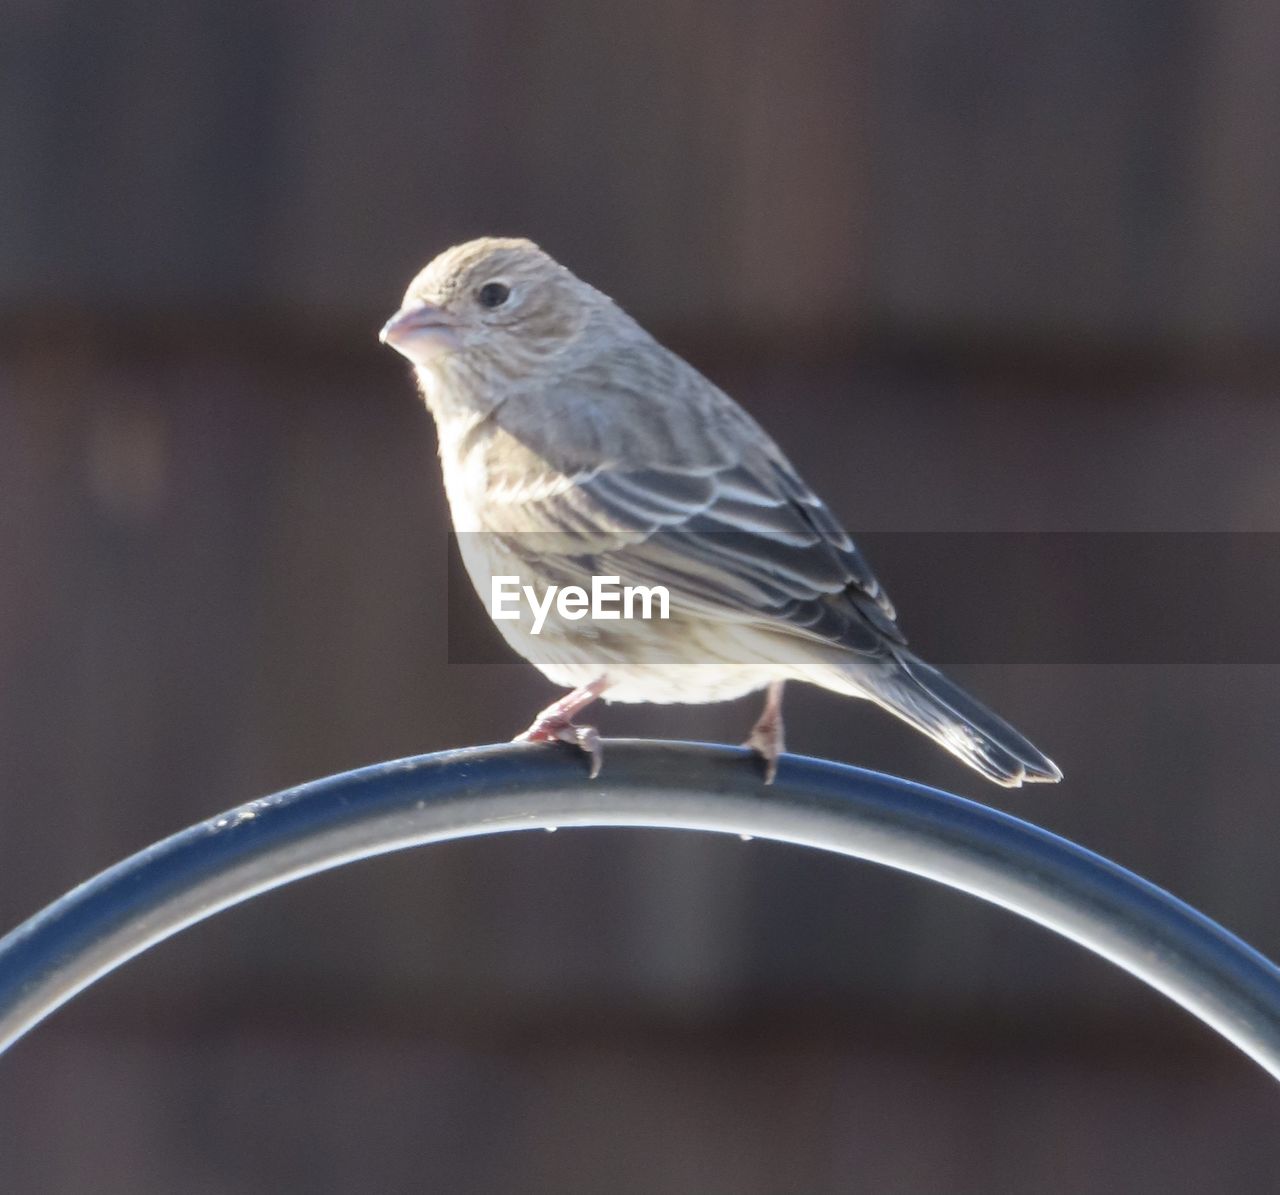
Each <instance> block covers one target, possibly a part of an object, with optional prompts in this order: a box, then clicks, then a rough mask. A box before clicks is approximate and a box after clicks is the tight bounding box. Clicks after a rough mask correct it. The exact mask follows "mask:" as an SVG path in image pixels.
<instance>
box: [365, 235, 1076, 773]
mask: <svg viewBox="0 0 1280 1195" xmlns="http://www.w3.org/2000/svg"><path fill="white" fill-rule="evenodd" d="M381 339H382V340H383V342H384V343H386V344H390V345H392V346H393V347H394V348H395V349H396V350H397V351H399V352H400V353H402V354H404V356H405V357H407V358H408V359H409V360H410V361H411V362H412V363H413V366H414V369H415V372H416V374H417V379H418V385H419V387H420V388H421V391H422V396H423V398H424V399H425V400H426V404H427V406H428V408H430V410H431V413H432V415H433V416H434V417H435V421H436V426H437V429H438V432H439V441H440V459H441V462H442V464H443V468H444V483H445V490H446V492H447V494H448V497H449V504H450V508H451V511H452V515H453V523H454V527H455V529H456V530H457V531H458V532H459V533H460V534H459V536H458V540H459V544H460V547H461V550H462V556H463V560H464V563H465V564H466V567H467V570H468V572H469V574H470V576H471V579H472V581H473V582H474V583H475V585H476V587H477V589H479V590H480V592H481V594H482V595H486V594H491V593H492V592H493V581H494V578H496V577H498V578H500V577H506V578H508V579H513V578H519V579H520V580H521V581H523V582H525V583H528V582H532V586H531V589H530V592H531V594H532V593H536V592H537V590H538V588H539V587H542V589H544V590H549V588H550V587H551V586H557V587H564V586H566V585H580V586H583V587H584V588H585V582H586V581H587V580H588V579H589V578H591V577H607V578H609V579H611V580H614V581H617V580H619V579H625V580H626V581H628V582H638V583H642V584H643V585H644V586H648V587H656V586H661V587H663V588H664V589H665V590H666V591H667V593H668V594H669V598H670V609H669V617H667V618H665V619H663V618H659V617H649V618H638V619H636V618H633V619H629V620H628V619H622V618H620V617H618V615H617V614H616V613H615V614H612V615H602V616H601V617H598V618H592V619H591V620H589V621H588V620H585V619H583V618H582V617H581V613H582V611H581V610H580V609H578V610H574V609H571V608H566V607H565V606H564V605H563V604H562V605H558V606H556V607H554V608H552V606H551V603H550V601H549V600H548V602H547V604H546V608H545V609H544V614H545V618H544V619H543V621H542V623H541V625H540V626H539V625H538V623H537V619H536V617H535V616H534V615H532V614H531V613H530V612H529V611H528V610H525V611H523V612H520V611H516V612H515V613H514V615H513V613H512V612H511V611H507V612H506V617H504V619H503V620H502V621H499V622H498V623H497V625H498V628H499V630H500V631H501V632H502V634H503V635H504V637H505V638H506V639H507V641H508V642H509V643H510V644H511V645H512V646H513V647H514V648H515V649H516V650H517V651H518V652H519V653H520V654H521V655H523V656H524V657H525V658H526V659H528V660H529V661H530V662H532V663H533V664H534V665H535V666H536V667H538V668H539V669H540V670H541V671H542V672H543V674H544V675H545V676H546V677H547V678H548V679H550V680H551V681H552V682H554V683H556V684H558V685H562V686H564V687H566V688H569V689H571V690H572V691H571V692H570V693H569V694H568V695H567V696H565V697H564V698H562V699H561V700H560V701H557V702H556V703H555V704H553V705H551V706H549V707H548V708H547V709H545V710H543V711H542V713H540V714H539V715H538V717H537V719H536V720H535V721H534V723H533V725H532V726H530V728H529V729H528V730H527V731H525V732H524V734H522V735H520V736H519V738H521V739H524V740H529V741H538V742H551V741H564V742H569V743H574V744H576V745H578V746H580V747H582V748H583V749H584V750H586V751H587V752H588V753H589V754H590V756H591V769H592V775H593V776H594V775H595V774H596V772H597V771H598V770H599V766H600V758H601V752H600V742H599V737H598V736H597V734H596V732H595V731H594V730H593V729H592V728H590V727H586V726H578V725H575V723H574V717H575V716H576V715H577V714H578V713H579V712H580V711H581V710H582V709H583V708H585V707H586V706H588V705H589V704H591V702H593V701H594V700H595V699H596V698H598V697H604V696H606V695H607V698H608V699H609V700H616V701H652V702H691V703H696V702H706V701H720V700H725V699H728V698H732V697H737V696H740V695H741V694H743V693H748V692H752V691H754V690H757V689H764V690H765V691H766V700H765V707H764V712H763V713H762V714H761V716H760V719H759V720H758V721H757V722H756V724H755V726H754V727H753V729H752V731H751V734H750V737H749V738H748V740H747V745H748V746H750V747H752V748H754V749H755V751H756V752H757V753H758V754H759V755H760V756H761V757H762V759H763V761H764V768H765V778H766V780H772V778H773V774H774V771H775V769H776V766H777V759H778V756H779V754H780V753H781V751H782V750H783V725H782V687H783V684H784V682H785V681H787V680H792V679H794V680H800V681H808V682H810V683H812V684H816V685H821V686H823V687H824V688H827V689H832V690H835V691H836V692H838V693H845V694H848V695H850V696H854V697H868V698H870V699H871V700H872V701H875V702H876V703H877V704H879V705H882V706H883V707H884V708H885V709H887V710H889V711H891V712H892V713H894V714H897V715H898V716H899V717H900V718H903V719H905V720H906V721H907V722H909V723H910V724H911V725H912V726H915V727H916V728H918V729H919V730H922V731H924V733H925V734H927V735H929V736H930V737H931V738H933V739H934V740H935V741H936V742H938V743H939V744H941V745H942V746H943V747H945V748H946V749H947V750H948V751H950V752H952V753H953V754H955V755H957V756H959V757H960V758H961V759H962V760H964V762H965V763H967V764H969V765H970V766H971V767H973V768H976V769H977V770H978V771H979V772H981V773H982V774H983V775H984V776H986V777H987V778H988V779H990V780H994V781H995V782H996V783H998V784H1004V785H1011V786H1013V785H1019V784H1021V783H1022V782H1023V781H1024V780H1027V781H1032V780H1045V781H1054V780H1058V779H1060V778H1061V773H1060V772H1059V771H1058V769H1057V768H1056V767H1055V766H1054V764H1053V763H1052V762H1051V761H1050V760H1049V759H1047V758H1046V757H1045V756H1044V755H1042V754H1041V753H1040V752H1039V751H1038V750H1036V748H1035V747H1033V746H1032V745H1031V743H1029V742H1028V741H1027V740H1026V739H1025V738H1023V737H1022V735H1020V734H1019V733H1018V732H1017V731H1016V730H1014V729H1013V728H1012V727H1011V726H1009V725H1008V724H1007V723H1005V722H1004V721H1002V720H1001V719H1000V718H998V717H996V715H995V714H993V713H992V712H991V711H990V710H988V709H986V708H985V707H984V706H982V705H980V704H979V703H978V702H977V701H975V700H974V699H973V698H972V697H970V696H968V694H966V693H965V692H963V691H962V690H961V689H959V688H958V687H957V686H956V685H954V684H953V683H952V682H951V681H949V680H947V679H946V677H944V676H943V675H942V674H941V673H940V672H938V671H937V670H936V669H934V668H932V667H930V666H929V665H928V664H926V663H924V661H922V660H920V659H919V658H918V657H916V656H914V655H913V654H912V653H911V652H910V651H908V650H907V647H906V639H905V638H904V636H903V634H902V632H901V630H899V628H898V624H897V618H896V615H895V613H894V608H893V606H892V604H891V603H890V601H889V599H888V597H886V595H885V593H884V590H883V589H881V587H880V584H879V583H878V582H877V580H876V578H875V576H874V574H873V573H872V572H871V569H870V568H869V567H868V566H867V563H866V561H865V560H864V559H863V558H862V556H861V554H860V553H859V551H858V549H857V548H856V547H855V546H854V544H853V543H852V541H851V540H850V539H849V537H848V536H847V535H846V534H845V533H844V531H843V530H841V528H840V526H839V524H838V523H837V522H836V520H835V519H834V518H833V517H832V515H831V513H830V511H829V510H828V509H827V507H826V506H825V505H824V504H823V503H822V502H821V501H820V500H819V499H818V498H817V497H816V496H815V495H814V493H813V492H812V491H811V490H810V489H809V487H808V486H806V485H805V483H804V482H803V481H802V480H801V479H800V477H799V475H798V474H797V473H796V471H795V469H794V468H793V467H792V466H791V464H790V462H789V461H788V460H787V458H786V457H785V456H784V455H783V454H782V451H781V450H780V449H779V448H778V446H777V445H776V444H774V442H773V441H772V440H771V439H770V438H769V437H768V436H767V435H766V434H765V433H764V431H763V430H762V429H761V428H760V427H759V426H758V425H757V424H756V422H755V421H754V420H753V419H751V417H750V416H749V415H747V414H746V412H745V411H743V410H742V408H740V407H739V406H738V405H737V404H736V403H735V402H734V401H733V400H732V399H731V398H729V397H728V395H726V394H724V393H723V392H722V391H720V390H719V389H717V388H716V387H715V386H714V385H712V383H711V382H709V381H708V380H707V379H706V378H704V377H703V376H702V375H701V374H700V373H698V372H697V370H695V369H694V368H693V367H692V366H690V365H689V364H687V363H686V362H685V361H683V360H681V359H680V358H679V357H677V356H676V355H675V354H674V353H671V352H669V351H668V350H667V349H665V348H663V347H662V345H660V344H658V343H657V341H655V340H654V339H653V338H652V337H651V336H650V335H649V334H648V333H647V332H645V331H644V329H642V328H641V327H640V326H639V325H638V324H637V323H636V322H635V321H634V320H633V319H631V318H630V316H628V315H626V314H625V313H624V312H623V311H622V310H621V309H620V308H619V307H617V306H616V305H615V304H614V303H613V301H612V300H611V299H609V297H608V296H607V295H604V294H601V293H600V292H599V291H598V290H595V289H594V288H593V287H591V286H589V285H588V284H587V283H585V282H583V281H582V280H581V279H579V278H577V277H575V276H574V275H573V274H571V273H570V272H569V271H568V270H567V269H565V267H564V266H562V265H559V264H558V263H557V262H555V261H554V260H552V258H550V257H549V256H548V255H547V254H545V253H543V252H542V251H541V250H540V249H539V248H538V247H537V246H536V245H534V244H532V243H531V242H529V241H525V240H506V239H482V240H476V241H470V242H468V243H467V244H464V245H458V246H456V247H455V248H453V249H449V250H447V251H446V252H444V253H442V254H441V255H440V256H439V257H437V258H436V259H435V260H434V261H432V262H431V263H430V264H429V265H427V266H426V268H425V269H423V270H422V272H421V273H420V274H418V276H417V277H416V278H414V280H413V281H412V282H411V283H410V285H409V289H408V291H407V292H406V294H405V297H404V302H403V304H402V306H401V308H400V310H399V311H398V312H397V313H396V314H395V315H394V316H393V317H392V318H391V320H390V321H389V322H388V323H387V325H386V327H384V328H383V329H382V335H381ZM490 613H491V614H496V610H495V609H494V608H491V609H490Z"/></svg>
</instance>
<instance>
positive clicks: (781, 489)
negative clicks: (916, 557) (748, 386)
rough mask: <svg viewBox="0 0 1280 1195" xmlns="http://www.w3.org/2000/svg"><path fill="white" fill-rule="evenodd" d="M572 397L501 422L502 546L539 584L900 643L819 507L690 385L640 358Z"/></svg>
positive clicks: (727, 402) (863, 568)
mask: <svg viewBox="0 0 1280 1195" xmlns="http://www.w3.org/2000/svg"><path fill="white" fill-rule="evenodd" d="M642 348H643V346H642ZM653 349H655V350H657V346H656V345H654V346H653ZM620 378H621V379H624V380H623V381H621V382H620V380H619V379H620ZM627 379H630V381H627ZM573 382H574V383H575V384H574V385H572V386H571V387H569V386H562V387H560V388H558V391H557V394H556V396H555V397H554V398H551V397H549V396H548V395H546V394H545V393H544V394H543V395H541V396H539V397H538V398H537V399H536V401H533V402H531V403H530V405H529V406H528V407H527V408H525V409H523V410H521V409H520V408H519V407H515V408H514V409H507V410H506V411H504V412H503V416H504V418H503V419H502V421H501V422H502V424H503V427H504V431H505V432H506V434H508V435H510V436H511V437H513V439H514V440H515V441H518V443H519V455H520V456H521V457H522V458H523V459H522V460H521V461H520V463H519V465H518V466H516V467H514V468H513V470H512V473H511V476H512V479H513V484H512V485H511V486H509V487H506V488H505V489H503V490H502V494H503V495H505V505H506V506H507V508H508V509H507V511H506V515H507V517H508V519H510V518H511V517H512V516H515V521H516V524H518V526H519V528H521V529H522V533H516V534H514V535H511V536H510V539H511V541H512V542H511V544H510V546H511V548H512V550H514V551H515V552H516V553H517V554H518V555H520V556H522V557H525V558H527V559H530V563H531V564H536V565H537V567H538V570H539V572H540V573H541V575H543V576H544V577H546V578H547V579H548V580H551V579H559V578H562V577H567V576H568V575H570V574H573V577H574V579H573V581H572V582H566V583H575V584H576V583H581V578H582V575H583V574H584V573H591V574H594V575H614V574H616V575H618V576H620V577H621V578H622V580H623V583H624V584H644V585H665V586H666V587H667V588H668V589H669V590H670V592H671V597H672V602H673V605H683V606H685V607H686V608H699V609H701V610H703V611H705V612H707V613H713V614H715V615H717V616H719V617H725V616H728V617H732V618H738V619H741V620H743V621H752V622H757V621H758V622H764V623H767V624H769V625H770V626H773V627H776V628H780V629H781V628H785V629H788V630H791V631H793V632H795V633H797V634H802V635H805V636H809V637H814V638H819V639H822V640H825V641H827V642H836V643H840V644H842V645H844V646H847V647H851V648H855V649H858V650H862V651H871V652H879V651H881V650H883V648H884V646H885V640H886V639H887V640H889V641H891V642H893V643H905V642H906V640H905V638H904V636H903V634H902V632H901V630H900V629H899V627H898V625H897V622H896V621H895V618H896V616H895V613H894V609H893V605H892V604H891V603H890V601H889V599H888V597H887V596H886V595H885V593H884V590H883V589H882V588H881V586H880V584H879V582H878V581H877V580H876V577H875V574H874V573H873V572H872V571H871V568H870V566H869V565H868V564H867V562H866V560H865V559H864V558H863V556H862V554H861V553H860V552H859V551H858V549H857V547H856V546H855V545H854V543H853V542H852V540H850V538H849V536H848V535H847V534H846V533H845V532H844V530H843V529H842V528H841V527H840V525H839V524H838V523H837V522H836V520H835V518H834V517H833V516H832V514H831V512H830V511H829V510H828V509H827V507H826V505H825V504H824V503H823V502H822V501H821V500H820V499H819V498H818V497H817V496H816V495H815V494H814V493H813V491H812V490H810V489H809V487H808V486H807V485H805V483H804V482H803V481H802V480H801V479H800V477H799V476H798V475H797V473H796V471H795V470H794V469H793V468H792V466H791V465H790V463H789V462H788V461H787V459H786V457H785V456H784V455H783V454H782V452H781V450H780V449H779V448H778V447H777V446H776V445H775V444H774V443H773V441H772V440H770V439H769V437H768V436H767V435H766V434H765V432H764V431H763V430H762V429H761V428H760V427H759V426H758V425H757V424H756V423H755V422H754V421H753V420H752V419H751V418H750V416H748V415H747V414H746V413H745V412H744V411H743V410H742V409H741V408H740V407H739V406H738V405H737V404H736V403H734V402H733V401H732V399H730V398H728V396H726V395H725V394H723V392H721V391H719V390H717V389H716V388H715V387H714V386H713V385H712V384H711V383H710V382H708V381H707V380H706V379H705V378H703V377H702V375H701V374H698V373H697V372H696V371H695V370H693V369H692V367H690V366H688V365H686V364H685V363H684V362H683V361H681V360H680V359H679V358H678V357H675V356H674V355H673V354H669V353H667V352H666V351H665V350H657V352H656V354H655V353H653V352H650V351H647V350H646V351H644V352H642V354H641V355H640V356H639V358H638V359H637V361H636V362H635V363H634V365H633V367H631V368H619V362H618V360H617V357H616V356H615V358H614V359H613V360H612V361H611V363H610V367H609V369H608V371H607V373H603V372H602V374H601V375H599V376H595V377H592V376H589V375H588V376H579V377H577V378H575V379H573ZM655 391H656V392H657V393H658V394H660V395H662V398H661V400H660V401H659V407H658V409H657V410H653V409H651V404H653V403H654V395H655ZM506 455H507V456H508V457H509V458H510V456H511V454H510V453H508V454H506ZM534 461H537V462H539V463H540V464H541V465H542V466H543V472H542V474H541V478H540V479H535V474H537V472H538V470H536V469H534V468H532V467H531V466H532V462H534ZM517 478H518V482H517V481H516V480H515V479H517ZM547 478H551V479H552V484H547V480H546V479H547ZM500 497H501V495H500V494H499V493H497V492H493V493H491V494H490V499H491V502H494V503H497V501H498V500H499V499H500ZM490 509H491V512H492V513H494V514H497V512H496V511H494V510H493V506H492V505H491V507H490ZM507 527H508V528H510V529H512V530H514V524H513V523H512V522H508V523H507ZM535 529H536V531H535ZM530 532H534V533H532V534H531V533H530ZM538 532H541V534H540V533H538ZM547 533H550V534H547Z"/></svg>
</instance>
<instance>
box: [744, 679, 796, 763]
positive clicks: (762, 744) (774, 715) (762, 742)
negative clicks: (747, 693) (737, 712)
mask: <svg viewBox="0 0 1280 1195" xmlns="http://www.w3.org/2000/svg"><path fill="white" fill-rule="evenodd" d="M742 745H743V746H744V747H750V748H751V750H752V751H754V752H755V753H756V754H757V755H758V756H759V757H760V761H761V762H762V763H763V764H764V782H765V783H766V784H772V783H773V778H774V777H775V776H776V775H777V774H778V756H780V755H781V754H782V753H783V752H784V751H785V750H786V749H787V746H786V740H785V739H784V737H783V726H782V681H774V682H773V683H772V684H771V685H770V686H769V691H768V694H767V696H766V697H765V702H764V710H763V712H762V713H761V714H760V717H759V718H757V719H756V724H755V725H754V726H753V727H752V728H751V733H750V734H749V735H748V736H747V741H746V742H745V743H743V744H742Z"/></svg>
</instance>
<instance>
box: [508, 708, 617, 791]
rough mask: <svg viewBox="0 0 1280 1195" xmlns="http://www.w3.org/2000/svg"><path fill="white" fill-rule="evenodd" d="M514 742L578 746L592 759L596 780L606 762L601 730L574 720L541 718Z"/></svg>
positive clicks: (591, 768) (592, 775)
mask: <svg viewBox="0 0 1280 1195" xmlns="http://www.w3.org/2000/svg"><path fill="white" fill-rule="evenodd" d="M511 741H512V742H513V743H568V744H569V746H570V747H577V748H578V750H579V751H581V752H583V753H584V754H585V755H586V756H587V757H588V759H589V760H590V773H589V774H590V778H591V779H592V780H594V779H595V778H596V777H597V776H599V775H600V768H601V766H602V765H603V764H604V746H603V745H602V744H601V742H600V732H599V731H598V730H596V728H595V727H594V726H575V725H574V724H573V723H572V722H551V721H543V720H541V719H540V720H539V721H537V722H535V723H534V724H533V725H532V726H530V727H529V729H528V730H526V731H525V732H524V733H523V734H518V735H516V737H515V738H514V739H512V740H511Z"/></svg>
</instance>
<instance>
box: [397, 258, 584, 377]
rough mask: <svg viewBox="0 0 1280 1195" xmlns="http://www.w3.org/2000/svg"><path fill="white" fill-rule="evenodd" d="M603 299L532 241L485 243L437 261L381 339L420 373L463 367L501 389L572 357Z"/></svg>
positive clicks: (422, 275) (412, 289)
mask: <svg viewBox="0 0 1280 1195" xmlns="http://www.w3.org/2000/svg"><path fill="white" fill-rule="evenodd" d="M602 299H604V296H602V295H600V294H599V293H598V292H597V291H595V290H593V289H592V288H591V287H589V286H587V284H586V283H584V282H582V281H581V280H580V279H578V278H576V277H574V275H573V274H571V273H570V272H569V271H568V270H566V269H565V268H564V266H562V265H560V264H559V263H558V262H556V261H555V260H554V259H553V258H552V257H550V256H548V255H547V254H546V253H544V252H543V251H542V250H541V249H539V248H538V246H537V245H535V244H534V243H533V242H532V241H525V240H513V239H506V238H497V237H486V238H483V239H481V240H477V241H468V242H467V243H466V244H463V245H455V246H454V247H453V248H452V249H446V250H445V251H444V252H443V253H441V254H440V256H439V257H437V258H435V259H434V260H433V261H431V262H430V263H429V264H428V265H427V266H426V267H425V268H424V269H423V270H422V271H421V272H420V273H419V274H418V276H417V277H416V278H414V280H413V281H412V282H411V283H409V289H408V290H407V291H406V292H405V296H404V302H403V303H402V304H401V306H400V310H399V311H397V312H396V314H395V315H393V316H392V317H391V319H390V320H388V321H387V324H386V326H385V327H384V328H383V329H382V334H381V337H380V339H381V340H382V342H383V344H389V345H391V347H392V348H394V349H395V350H396V351H397V352H399V353H402V354H403V355H404V356H406V357H407V358H408V359H409V360H410V361H412V362H413V364H414V365H415V366H416V367H417V368H418V370H419V372H420V373H423V372H425V373H427V374H434V373H437V372H441V371H446V370H450V367H451V366H458V365H460V366H462V367H464V369H466V368H467V367H470V368H469V369H468V370H467V371H468V372H475V373H480V374H482V375H487V376H488V379H489V380H491V381H496V380H498V379H497V377H495V376H494V375H495V374H497V375H502V374H506V375H509V376H515V375H518V374H521V373H525V372H528V371H529V370H530V369H533V368H536V367H537V365H538V364H539V363H540V362H542V361H544V360H546V359H547V358H550V357H555V356H559V355H561V354H563V353H566V352H569V351H571V350H572V348H573V347H574V345H575V343H576V342H577V340H578V338H579V337H580V336H581V335H582V332H583V330H584V329H585V327H586V326H587V323H588V322H589V320H590V318H591V313H592V310H593V308H594V307H596V306H597V305H598V303H599V301H600V300H602ZM604 302H605V303H606V304H607V303H608V300H604Z"/></svg>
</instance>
